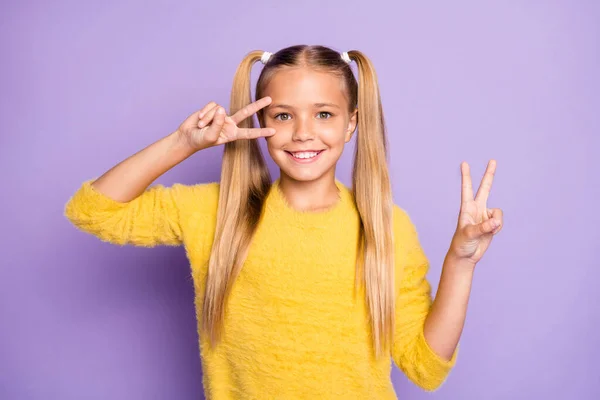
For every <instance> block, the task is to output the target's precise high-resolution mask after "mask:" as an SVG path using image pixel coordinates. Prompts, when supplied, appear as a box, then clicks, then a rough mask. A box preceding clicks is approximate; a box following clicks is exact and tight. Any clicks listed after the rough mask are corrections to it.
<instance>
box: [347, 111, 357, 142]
mask: <svg viewBox="0 0 600 400" xmlns="http://www.w3.org/2000/svg"><path fill="white" fill-rule="evenodd" d="M357 123H358V109H355V110H354V112H353V113H352V114H351V115H350V120H349V121H348V128H347V129H346V138H345V141H346V143H348V142H349V141H350V139H352V134H353V133H354V131H355V130H356V124H357Z"/></svg>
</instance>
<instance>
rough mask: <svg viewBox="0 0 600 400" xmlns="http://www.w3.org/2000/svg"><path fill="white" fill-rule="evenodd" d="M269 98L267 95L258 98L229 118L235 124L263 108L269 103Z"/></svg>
mask: <svg viewBox="0 0 600 400" xmlns="http://www.w3.org/2000/svg"><path fill="white" fill-rule="evenodd" d="M271 101H272V100H271V98H270V97H269V96H267V97H263V98H262V99H260V100H257V101H255V102H254V103H250V104H248V105H247V106H246V107H244V108H241V109H240V110H239V111H238V112H236V113H235V114H233V115H232V116H231V119H232V120H233V122H235V124H236V125H237V124H239V123H240V122H242V121H243V120H245V119H246V118H248V117H251V116H252V115H253V114H255V113H256V112H258V111H259V110H260V109H262V108H265V107H266V106H268V105H269V104H271Z"/></svg>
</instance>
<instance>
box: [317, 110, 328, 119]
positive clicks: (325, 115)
mask: <svg viewBox="0 0 600 400" xmlns="http://www.w3.org/2000/svg"><path fill="white" fill-rule="evenodd" d="M317 115H318V118H321V119H329V118H331V113H330V112H327V111H321V112H319V113H318V114H317Z"/></svg>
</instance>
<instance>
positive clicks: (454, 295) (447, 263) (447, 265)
mask: <svg viewBox="0 0 600 400" xmlns="http://www.w3.org/2000/svg"><path fill="white" fill-rule="evenodd" d="M472 281H473V268H472V267H470V266H469V265H466V264H464V262H462V261H460V260H458V259H456V258H454V257H452V255H451V254H450V253H449V254H448V255H446V258H445V260H444V266H443V268H442V276H441V278H440V284H439V286H438V290H437V293H436V296H435V301H434V302H433V305H432V307H431V310H430V312H429V314H428V315H427V319H426V320H425V338H426V339H427V343H429V345H430V346H431V348H432V349H433V350H434V351H435V352H436V353H437V354H439V355H440V356H441V357H442V358H444V359H445V360H450V358H451V357H452V355H453V354H454V352H455V350H456V347H457V346H458V341H459V340H460V336H461V334H462V330H463V327H464V324H465V318H466V315H467V304H468V302H469V295H470V293H471V283H472Z"/></svg>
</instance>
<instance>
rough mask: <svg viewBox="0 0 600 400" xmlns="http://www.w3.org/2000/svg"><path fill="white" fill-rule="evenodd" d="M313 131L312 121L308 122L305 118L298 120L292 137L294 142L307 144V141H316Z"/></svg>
mask: <svg viewBox="0 0 600 400" xmlns="http://www.w3.org/2000/svg"><path fill="white" fill-rule="evenodd" d="M312 132H313V130H312V125H311V124H310V120H307V119H306V118H305V117H298V118H296V124H295V126H294V134H293V136H292V140H294V141H297V142H305V141H307V140H312V139H314V135H313V133H312Z"/></svg>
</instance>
